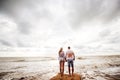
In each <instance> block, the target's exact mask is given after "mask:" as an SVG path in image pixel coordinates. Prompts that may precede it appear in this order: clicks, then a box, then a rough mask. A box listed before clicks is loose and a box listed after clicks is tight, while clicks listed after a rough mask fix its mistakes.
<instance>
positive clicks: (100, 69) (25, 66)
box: [0, 56, 120, 80]
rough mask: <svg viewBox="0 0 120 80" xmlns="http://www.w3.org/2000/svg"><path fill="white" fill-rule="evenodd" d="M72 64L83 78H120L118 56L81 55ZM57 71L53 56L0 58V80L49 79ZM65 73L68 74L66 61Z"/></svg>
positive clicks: (117, 79)
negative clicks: (22, 79) (21, 79)
mask: <svg viewBox="0 0 120 80" xmlns="http://www.w3.org/2000/svg"><path fill="white" fill-rule="evenodd" d="M74 66H75V73H78V74H80V75H82V78H83V80H119V79H120V77H119V76H120V56H96V57H95V56H94V57H90V56H89V57H88V56H87V57H86V56H83V57H82V58H81V59H76V60H75V61H74ZM57 73H59V62H58V60H57V59H55V58H49V57H43V58H40V57H39V58H38V57H37V58H0V80H13V79H20V78H26V80H27V79H28V80H29V79H30V78H32V79H33V80H49V79H50V78H51V77H52V76H54V75H56V74H57ZM65 73H66V74H68V69H67V63H65Z"/></svg>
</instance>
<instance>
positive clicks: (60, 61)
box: [59, 48, 65, 76]
mask: <svg viewBox="0 0 120 80" xmlns="http://www.w3.org/2000/svg"><path fill="white" fill-rule="evenodd" d="M64 63H65V53H64V51H63V48H60V50H59V64H60V74H61V76H63V74H64Z"/></svg>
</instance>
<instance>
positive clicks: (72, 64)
mask: <svg viewBox="0 0 120 80" xmlns="http://www.w3.org/2000/svg"><path fill="white" fill-rule="evenodd" d="M71 66H72V75H73V73H74V63H73V61H71Z"/></svg>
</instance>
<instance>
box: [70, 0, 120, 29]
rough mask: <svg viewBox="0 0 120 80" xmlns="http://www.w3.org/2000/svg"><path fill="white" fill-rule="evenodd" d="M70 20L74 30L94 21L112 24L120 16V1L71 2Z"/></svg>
mask: <svg viewBox="0 0 120 80" xmlns="http://www.w3.org/2000/svg"><path fill="white" fill-rule="evenodd" d="M71 2H72V3H71V5H73V6H71V5H70V13H69V17H70V18H69V19H70V22H71V25H72V27H73V28H78V27H80V26H81V25H82V24H83V23H84V24H87V23H88V22H91V21H93V20H95V21H96V20H98V21H100V22H103V23H108V22H111V21H112V20H114V19H116V18H118V17H119V16H120V0H77V1H76V0H74V1H73V0H71Z"/></svg>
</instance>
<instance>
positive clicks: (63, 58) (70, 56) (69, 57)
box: [59, 47, 75, 76]
mask: <svg viewBox="0 0 120 80" xmlns="http://www.w3.org/2000/svg"><path fill="white" fill-rule="evenodd" d="M74 60H75V54H74V52H73V51H72V50H71V49H70V47H68V50H67V52H66V54H65V53H64V51H63V48H60V50H59V64H60V74H61V76H63V74H64V63H65V62H68V71H69V76H71V71H70V67H72V75H73V73H74V63H73V61H74Z"/></svg>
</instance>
